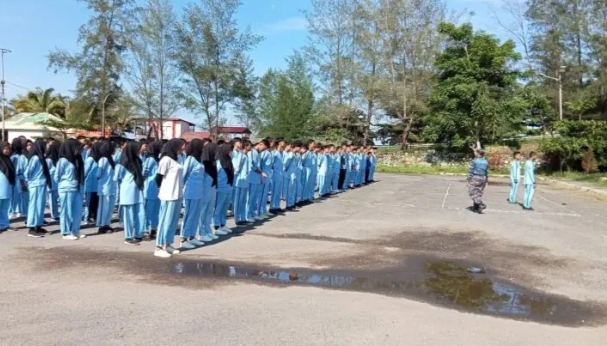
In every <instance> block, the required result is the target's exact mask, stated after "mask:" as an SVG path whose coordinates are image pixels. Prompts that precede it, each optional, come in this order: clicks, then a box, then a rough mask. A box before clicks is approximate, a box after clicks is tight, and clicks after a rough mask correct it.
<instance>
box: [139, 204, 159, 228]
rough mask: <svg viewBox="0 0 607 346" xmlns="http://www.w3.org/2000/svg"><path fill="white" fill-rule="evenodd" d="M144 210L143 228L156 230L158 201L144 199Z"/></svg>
mask: <svg viewBox="0 0 607 346" xmlns="http://www.w3.org/2000/svg"><path fill="white" fill-rule="evenodd" d="M143 203H144V208H145V226H146V228H147V229H150V230H152V229H157V228H158V215H159V214H160V200H159V199H158V198H154V199H146V200H145V202H143Z"/></svg>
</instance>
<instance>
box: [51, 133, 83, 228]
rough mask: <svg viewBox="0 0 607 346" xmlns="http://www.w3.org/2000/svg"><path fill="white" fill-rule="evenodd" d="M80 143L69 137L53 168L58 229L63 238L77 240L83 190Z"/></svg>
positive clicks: (60, 150) (62, 146)
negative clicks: (57, 203) (56, 196)
mask: <svg viewBox="0 0 607 346" xmlns="http://www.w3.org/2000/svg"><path fill="white" fill-rule="evenodd" d="M81 148H82V147H81V146H80V143H78V141H77V140H75V139H73V138H70V139H68V140H67V141H65V142H64V143H63V144H61V147H60V148H59V160H58V161H57V167H56V168H55V180H57V190H58V191H59V204H60V213H61V217H60V221H59V222H60V230H61V235H63V239H66V240H78V239H82V238H85V237H86V235H84V234H80V222H81V220H82V202H83V200H82V198H83V196H82V193H83V190H84V186H83V184H84V162H83V161H82V153H81V152H80V151H81Z"/></svg>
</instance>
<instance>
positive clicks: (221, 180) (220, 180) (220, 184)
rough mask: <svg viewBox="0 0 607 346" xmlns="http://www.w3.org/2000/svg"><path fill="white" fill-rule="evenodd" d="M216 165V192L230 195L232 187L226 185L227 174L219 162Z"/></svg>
mask: <svg viewBox="0 0 607 346" xmlns="http://www.w3.org/2000/svg"><path fill="white" fill-rule="evenodd" d="M216 165H217V192H221V193H230V192H232V185H228V173H226V171H225V170H224V169H223V167H222V166H221V163H220V161H219V160H217V162H216Z"/></svg>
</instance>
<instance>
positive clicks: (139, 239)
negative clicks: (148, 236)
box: [134, 238, 143, 243]
mask: <svg viewBox="0 0 607 346" xmlns="http://www.w3.org/2000/svg"><path fill="white" fill-rule="evenodd" d="M134 240H135V241H136V242H138V243H141V242H142V241H143V238H134Z"/></svg>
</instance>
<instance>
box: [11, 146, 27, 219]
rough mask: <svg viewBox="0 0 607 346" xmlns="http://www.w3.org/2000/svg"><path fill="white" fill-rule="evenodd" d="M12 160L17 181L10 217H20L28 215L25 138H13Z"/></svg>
mask: <svg viewBox="0 0 607 346" xmlns="http://www.w3.org/2000/svg"><path fill="white" fill-rule="evenodd" d="M11 161H12V162H13V167H15V174H16V176H17V183H16V184H15V185H14V186H13V196H12V198H11V208H10V210H9V213H10V218H12V219H14V218H19V217H21V216H26V214H27V206H26V205H24V200H25V199H26V198H27V197H26V196H24V194H26V193H27V183H26V182H25V177H24V174H25V167H26V166H27V157H26V156H25V155H24V154H23V140H22V139H21V138H15V139H13V142H12V144H11Z"/></svg>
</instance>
